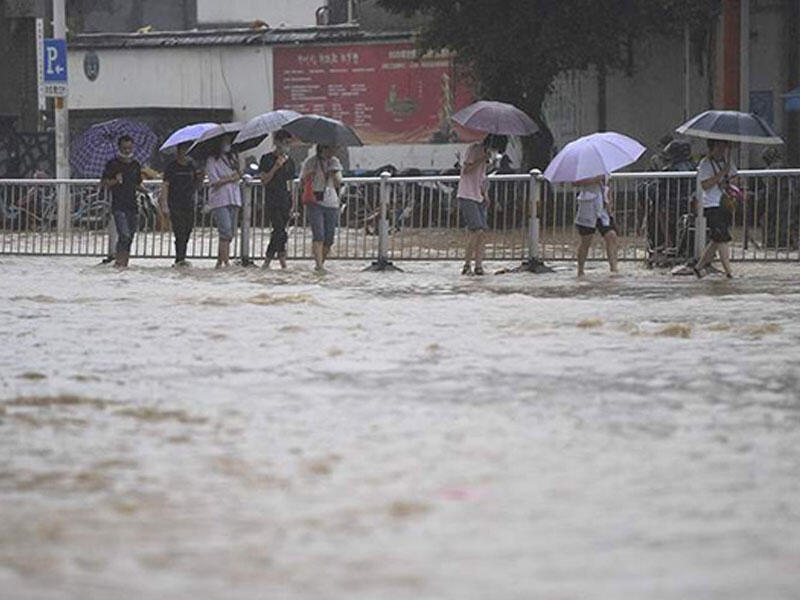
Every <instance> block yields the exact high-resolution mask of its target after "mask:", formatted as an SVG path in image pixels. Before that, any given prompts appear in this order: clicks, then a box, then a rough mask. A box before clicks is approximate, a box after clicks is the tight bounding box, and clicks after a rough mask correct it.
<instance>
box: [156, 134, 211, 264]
mask: <svg viewBox="0 0 800 600" xmlns="http://www.w3.org/2000/svg"><path fill="white" fill-rule="evenodd" d="M190 145H191V144H190V143H185V144H179V145H178V147H177V154H176V156H175V159H174V160H172V161H170V163H169V164H168V165H167V168H166V169H165V170H164V183H163V185H162V188H161V211H162V212H163V213H165V214H168V215H169V220H170V222H171V223H172V233H173V234H174V235H175V266H176V267H186V266H189V263H188V262H186V246H187V245H188V243H189V238H190V237H191V235H192V229H193V228H194V213H195V210H194V209H195V191H196V190H197V186H198V185H199V184H200V182H201V181H202V179H203V176H202V173H201V171H199V170H198V169H197V166H196V165H195V163H194V161H193V160H192V159H191V158H190V157H189V156H187V155H186V151H187V150H188V149H189V146H190Z"/></svg>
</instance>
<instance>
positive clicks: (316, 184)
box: [300, 144, 342, 273]
mask: <svg viewBox="0 0 800 600" xmlns="http://www.w3.org/2000/svg"><path fill="white" fill-rule="evenodd" d="M335 150H336V148H334V147H333V146H325V145H323V144H318V145H317V151H316V153H315V154H314V155H312V156H309V157H308V158H307V159H306V160H305V162H304V163H303V166H302V168H301V169H300V180H301V181H302V182H303V185H304V186H305V183H306V180H310V182H311V188H312V189H313V192H314V198H315V202H312V203H310V204H308V206H307V207H306V215H307V218H308V223H309V225H311V234H312V236H311V240H312V242H311V247H312V249H313V253H314V264H315V267H316V271H317V272H319V273H322V272H324V270H325V269H324V265H325V261H326V260H327V258H328V253H329V252H330V250H331V246H333V242H334V239H335V237H336V225H337V224H338V223H339V213H340V212H341V209H340V206H341V203H340V201H339V188H340V187H341V185H342V163H341V162H340V161H339V159H338V158H336V156H334V152H335Z"/></svg>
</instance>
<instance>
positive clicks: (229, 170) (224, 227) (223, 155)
mask: <svg viewBox="0 0 800 600" xmlns="http://www.w3.org/2000/svg"><path fill="white" fill-rule="evenodd" d="M233 137H234V136H233V134H227V135H224V136H219V137H215V138H214V139H212V140H210V141H209V147H210V154H209V156H208V158H207V159H206V176H207V177H208V186H209V191H208V208H209V209H210V210H211V214H212V215H213V217H214V222H215V223H216V224H217V230H218V231H219V251H218V254H217V268H218V269H219V268H221V267H227V266H228V265H230V257H231V242H232V241H233V238H234V234H235V232H236V224H237V221H238V219H239V208H240V207H241V206H242V193H241V190H240V189H239V180H240V179H241V178H242V173H241V171H240V170H239V164H238V159H237V158H236V155H235V154H233V153H232V152H231V141H232V140H233Z"/></svg>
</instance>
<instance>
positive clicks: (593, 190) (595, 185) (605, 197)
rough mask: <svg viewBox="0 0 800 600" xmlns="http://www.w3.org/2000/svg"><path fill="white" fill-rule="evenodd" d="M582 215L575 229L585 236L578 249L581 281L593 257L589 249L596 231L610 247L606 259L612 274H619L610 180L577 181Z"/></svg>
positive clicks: (576, 217)
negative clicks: (589, 257)
mask: <svg viewBox="0 0 800 600" xmlns="http://www.w3.org/2000/svg"><path fill="white" fill-rule="evenodd" d="M575 185H576V186H578V188H579V189H580V192H579V193H578V198H577V199H578V211H577V213H576V214H575V227H576V228H577V229H578V233H579V234H580V236H581V241H580V243H579V245H578V277H583V276H584V275H585V272H584V268H585V266H586V259H587V258H588V256H589V248H591V246H592V239H593V238H594V233H595V231H599V232H600V235H601V236H602V237H603V240H604V241H605V243H606V256H607V257H608V264H609V266H610V268H611V272H612V273H617V228H616V225H615V224H614V217H612V216H611V202H610V198H611V196H610V190H609V186H608V177H607V176H606V175H600V176H599V177H594V178H592V179H583V180H581V181H576V182H575Z"/></svg>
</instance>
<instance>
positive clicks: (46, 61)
mask: <svg viewBox="0 0 800 600" xmlns="http://www.w3.org/2000/svg"><path fill="white" fill-rule="evenodd" d="M42 54H43V56H42V87H43V90H44V95H45V96H66V95H67V90H68V85H67V42H66V40H57V39H45V40H44V46H43V52H42Z"/></svg>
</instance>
